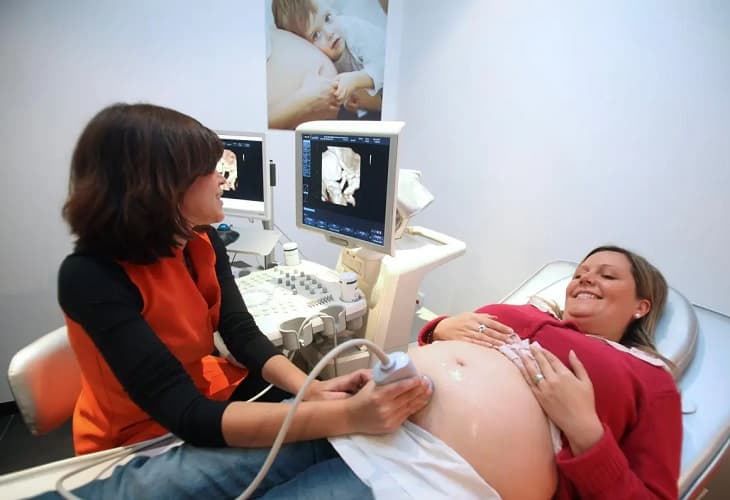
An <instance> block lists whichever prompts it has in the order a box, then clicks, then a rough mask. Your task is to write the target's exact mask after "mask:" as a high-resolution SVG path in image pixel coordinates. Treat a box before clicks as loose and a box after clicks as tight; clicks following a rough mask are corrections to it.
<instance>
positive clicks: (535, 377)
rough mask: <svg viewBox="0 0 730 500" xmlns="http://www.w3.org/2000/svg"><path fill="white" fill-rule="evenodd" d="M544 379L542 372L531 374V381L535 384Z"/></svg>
mask: <svg viewBox="0 0 730 500" xmlns="http://www.w3.org/2000/svg"><path fill="white" fill-rule="evenodd" d="M543 380H545V375H543V374H542V373H536V374H534V375H533V376H532V381H533V382H535V385H540V382H542V381H543Z"/></svg>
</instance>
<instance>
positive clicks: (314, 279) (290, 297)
mask: <svg viewBox="0 0 730 500" xmlns="http://www.w3.org/2000/svg"><path fill="white" fill-rule="evenodd" d="M236 284H237V285H238V288H239V290H240V291H241V295H242V296H243V300H244V302H245V303H246V307H248V310H249V312H251V314H252V315H253V317H254V320H255V321H256V324H257V325H258V327H259V328H260V329H261V331H262V332H263V333H264V334H265V335H266V336H267V337H269V339H271V341H272V342H273V343H274V344H275V345H281V344H282V339H281V333H279V325H281V323H283V322H285V321H287V320H290V319H294V318H307V317H309V316H311V315H313V314H315V313H317V312H319V311H321V310H322V309H325V308H327V307H329V306H332V305H342V306H343V307H344V309H345V320H346V321H350V320H352V319H356V318H359V317H361V316H363V315H364V314H365V312H366V311H367V304H366V302H365V299H363V298H360V299H359V300H357V301H355V302H342V301H341V300H340V283H339V274H338V273H337V272H336V271H334V270H333V269H330V268H328V267H325V266H322V265H319V264H315V263H314V262H309V261H302V262H301V263H300V264H298V265H296V266H278V267H274V268H271V269H266V270H263V271H254V272H252V273H250V274H248V275H246V276H243V277H241V278H238V279H236Z"/></svg>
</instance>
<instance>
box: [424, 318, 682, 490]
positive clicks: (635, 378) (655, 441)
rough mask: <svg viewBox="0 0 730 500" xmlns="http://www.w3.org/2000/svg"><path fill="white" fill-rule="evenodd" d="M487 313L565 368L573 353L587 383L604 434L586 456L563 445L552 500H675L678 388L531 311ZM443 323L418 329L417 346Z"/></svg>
mask: <svg viewBox="0 0 730 500" xmlns="http://www.w3.org/2000/svg"><path fill="white" fill-rule="evenodd" d="M476 312H479V313H489V314H492V315H494V316H496V317H497V320H498V321H500V322H502V323H504V324H506V325H509V326H510V327H512V328H513V329H514V330H515V332H516V333H517V334H518V335H519V336H520V337H521V338H528V339H530V341H535V340H537V341H539V342H540V345H541V346H542V347H544V348H546V349H548V350H549V351H550V352H552V353H553V354H555V355H556V356H557V357H558V358H560V360H561V361H562V362H563V363H565V364H566V366H570V365H569V363H568V353H569V352H570V350H571V349H572V350H574V351H575V353H576V354H577V355H578V358H579V359H580V360H581V362H582V363H583V365H584V366H585V368H586V370H587V371H588V374H589V376H590V378H591V382H592V383H593V388H594V392H595V396H596V411H597V413H598V416H599V418H600V419H601V421H602V422H603V426H604V429H605V432H604V433H603V437H602V438H601V440H600V441H599V442H598V443H596V444H595V445H594V446H593V447H592V448H590V449H589V450H587V451H586V452H584V453H582V454H580V455H578V456H575V457H574V456H573V455H572V453H571V451H570V447H569V446H567V445H566V443H565V440H564V446H563V449H562V450H561V451H560V452H559V453H558V455H557V456H556V461H557V465H558V471H559V483H558V488H557V491H556V494H555V498H558V499H563V498H592V499H640V498H641V499H643V498H663V499H664V498H666V499H676V498H677V496H678V487H677V481H678V478H679V466H680V458H681V450H682V411H681V401H680V397H679V393H678V392H677V387H676V385H675V383H674V380H673V379H672V376H671V375H670V374H669V373H668V372H667V371H666V370H664V369H663V368H659V367H656V366H653V365H651V364H649V363H647V362H645V361H642V360H641V359H639V358H637V357H635V356H632V355H631V354H628V353H626V352H622V351H619V350H618V349H615V348H614V347H611V346H610V345H608V344H606V343H604V342H600V341H598V340H596V339H594V338H591V337H589V336H586V335H584V334H583V333H581V332H579V331H578V329H577V327H576V326H575V324H573V323H571V322H566V321H560V320H557V319H555V318H553V317H552V316H550V315H549V314H547V313H544V312H542V311H540V310H538V309H537V308H535V307H533V306H531V305H521V306H515V305H508V304H495V305H489V306H484V307H481V308H480V309H478V310H477V311H476ZM442 319H443V317H440V318H436V319H434V320H432V321H431V322H429V323H428V324H427V325H426V326H424V327H423V329H422V330H421V332H420V334H419V343H420V344H423V343H424V337H425V334H426V333H427V332H429V331H432V330H433V328H435V326H436V324H437V323H438V322H439V321H441V320H442Z"/></svg>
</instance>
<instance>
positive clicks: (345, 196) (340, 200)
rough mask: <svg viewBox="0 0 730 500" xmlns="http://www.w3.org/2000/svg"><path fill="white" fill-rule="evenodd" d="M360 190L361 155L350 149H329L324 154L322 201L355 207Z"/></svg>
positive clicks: (330, 147)
mask: <svg viewBox="0 0 730 500" xmlns="http://www.w3.org/2000/svg"><path fill="white" fill-rule="evenodd" d="M359 188H360V155H359V154H357V153H356V152H355V151H353V150H352V148H349V147H348V148H343V147H337V146H329V147H327V151H325V152H324V153H322V201H325V202H330V203H334V204H335V205H342V206H343V207H346V206H348V205H352V206H353V207H354V206H355V205H356V202H355V193H356V192H357V190H358V189H359Z"/></svg>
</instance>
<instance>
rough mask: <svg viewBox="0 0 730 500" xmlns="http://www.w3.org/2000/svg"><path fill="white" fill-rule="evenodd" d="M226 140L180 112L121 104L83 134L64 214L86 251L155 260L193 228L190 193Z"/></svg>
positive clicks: (101, 115)
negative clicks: (185, 209) (185, 207)
mask: <svg viewBox="0 0 730 500" xmlns="http://www.w3.org/2000/svg"><path fill="white" fill-rule="evenodd" d="M222 154H223V144H222V143H221V141H220V139H219V138H218V136H217V135H216V134H215V132H213V131H212V130H210V129H208V128H206V127H204V126H203V125H202V124H201V123H200V122H198V121H197V120H195V119H194V118H191V117H190V116H187V115H185V114H183V113H180V112H178V111H175V110H172V109H169V108H163V107H160V106H154V105H151V104H114V105H112V106H109V107H107V108H105V109H103V110H101V111H100V112H99V113H97V115H96V116H94V118H92V120H91V121H90V122H89V124H88V125H87V126H86V128H85V129H84V131H83V132H82V133H81V136H80V137H79V140H78V142H77V144H76V148H75V150H74V153H73V157H72V160H71V173H70V177H69V193H68V198H67V200H66V203H65V204H64V206H63V210H62V214H63V217H64V219H65V220H66V221H67V222H68V224H69V225H70V226H71V232H72V233H73V234H75V235H76V236H77V240H76V249H77V250H78V251H85V252H91V253H94V254H98V255H102V256H106V257H110V258H113V259H115V260H121V261H128V262H132V263H137V264H149V263H152V262H155V261H157V260H158V259H159V258H160V257H166V256H168V257H169V256H172V255H173V249H174V248H175V247H176V246H179V245H180V240H181V239H183V240H184V239H190V238H192V237H193V233H192V231H191V229H190V225H189V223H188V222H187V221H186V220H185V218H184V217H183V215H182V213H181V212H180V203H181V201H182V198H183V195H184V193H185V191H187V189H188V188H189V187H190V186H191V185H192V183H193V182H194V181H195V179H196V178H198V177H200V176H201V175H207V174H210V173H212V172H213V171H214V169H215V166H216V163H217V162H218V160H219V159H220V157H221V155H222Z"/></svg>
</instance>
